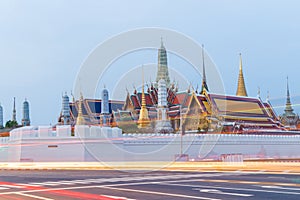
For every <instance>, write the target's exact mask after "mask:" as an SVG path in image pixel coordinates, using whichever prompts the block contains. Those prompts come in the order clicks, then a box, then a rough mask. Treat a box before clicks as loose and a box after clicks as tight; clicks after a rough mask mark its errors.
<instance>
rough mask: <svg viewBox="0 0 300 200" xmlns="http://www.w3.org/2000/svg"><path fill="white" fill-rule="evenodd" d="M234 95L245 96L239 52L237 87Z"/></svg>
mask: <svg viewBox="0 0 300 200" xmlns="http://www.w3.org/2000/svg"><path fill="white" fill-rule="evenodd" d="M236 95H237V96H247V91H246V86H245V81H244V75H243V65H242V54H240V70H239V78H238V87H237V91H236Z"/></svg>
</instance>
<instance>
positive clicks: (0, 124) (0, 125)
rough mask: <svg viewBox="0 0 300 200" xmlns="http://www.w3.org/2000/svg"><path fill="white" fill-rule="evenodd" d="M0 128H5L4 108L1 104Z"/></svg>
mask: <svg viewBox="0 0 300 200" xmlns="http://www.w3.org/2000/svg"><path fill="white" fill-rule="evenodd" d="M0 128H3V108H2V106H1V104H0Z"/></svg>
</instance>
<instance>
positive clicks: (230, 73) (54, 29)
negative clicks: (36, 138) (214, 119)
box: [0, 0, 300, 125]
mask: <svg viewBox="0 0 300 200" xmlns="http://www.w3.org/2000/svg"><path fill="white" fill-rule="evenodd" d="M299 8H300V1H297V0H294V1H290V0H284V1H283V0H282V1H279V0H278V1H276V0H275V1H274V0H272V1H271V0H265V1H261V0H243V1H238V0H186V1H179V0H173V1H156V0H152V1H121V0H120V1H114V0H107V1H103V0H101V1H99V0H94V1H92V0H88V1H71V0H69V1H67V0H66V1H63V0H56V1H55V0H52V1H39V0H36V1H31V0H28V1H21V0H20V1H13V0H1V1H0V24H1V28H0V30H1V31H0V55H1V56H0V69H1V79H0V91H1V96H0V102H1V105H2V106H3V108H4V121H7V120H9V119H11V113H12V104H13V97H16V99H17V102H16V103H17V119H18V121H19V122H20V121H21V118H22V102H23V101H24V99H25V98H27V99H28V101H29V103H30V117H31V121H32V124H34V125H48V124H50V123H51V124H54V123H56V122H57V118H58V116H59V113H60V110H61V95H62V92H64V91H67V92H68V93H69V94H70V91H71V90H72V89H73V85H74V81H75V79H76V75H77V73H78V72H79V70H80V66H81V64H82V63H83V62H84V60H85V59H86V58H87V56H88V55H89V53H90V52H91V51H92V50H93V49H95V48H96V47H97V46H98V45H99V44H101V43H102V42H104V41H105V40H107V39H108V38H110V37H112V36H113V35H116V34H119V33H121V32H125V31H129V30H132V29H137V28H143V27H159V28H166V29H172V30H175V31H178V32H180V33H182V34H185V35H187V36H189V37H191V38H192V39H193V40H195V41H196V42H197V43H199V44H204V45H205V49H206V52H207V53H208V55H209V56H210V58H211V60H213V61H214V63H215V65H216V66H217V68H218V70H219V72H220V74H221V76H222V79H223V82H224V86H225V90H226V93H227V94H235V92H236V87H237V78H238V69H239V53H242V56H243V67H244V68H243V70H244V77H245V82H246V87H247V91H248V95H249V96H257V88H258V87H260V90H261V98H262V99H263V100H265V99H266V96H267V91H269V92H270V100H271V102H272V104H273V105H275V106H277V105H284V104H285V96H286V77H287V76H289V85H290V92H291V95H292V103H293V104H299V103H300V98H299V97H300V87H299V85H300V79H299V72H300V70H299V67H300V61H299V58H300V40H299V37H300V13H299ZM158 40H159V39H158ZM158 44H159V41H158ZM158 47H159V46H158ZM166 48H168V47H167V46H166ZM153 55H154V56H153V62H154V63H155V62H156V60H157V55H156V53H155V54H153ZM170 62H171V61H170ZM140 64H143V63H140ZM173 64H176V63H173ZM208 78H209V75H208ZM210 81H213V80H209V79H208V84H209V82H210ZM200 83H201V80H199V84H200ZM129 85H130V84H129ZM129 90H132V88H129ZM124 99H125V97H124ZM294 109H295V110H296V112H297V113H298V112H300V109H299V108H298V107H297V106H296V105H294ZM282 111H283V108H280V109H279V110H278V109H277V114H280V112H282Z"/></svg>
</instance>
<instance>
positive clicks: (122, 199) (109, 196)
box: [101, 194, 136, 200]
mask: <svg viewBox="0 0 300 200" xmlns="http://www.w3.org/2000/svg"><path fill="white" fill-rule="evenodd" d="M101 196H104V197H108V198H114V199H120V200H136V199H128V198H127V197H118V196H111V195H103V194H101Z"/></svg>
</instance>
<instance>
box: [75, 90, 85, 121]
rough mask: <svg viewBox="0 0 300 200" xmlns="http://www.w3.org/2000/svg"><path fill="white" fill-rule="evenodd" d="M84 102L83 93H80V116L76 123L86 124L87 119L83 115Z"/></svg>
mask: <svg viewBox="0 0 300 200" xmlns="http://www.w3.org/2000/svg"><path fill="white" fill-rule="evenodd" d="M82 103H83V96H82V93H80V99H79V102H78V116H77V120H76V125H84V124H85V121H84V118H83V115H82Z"/></svg>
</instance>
